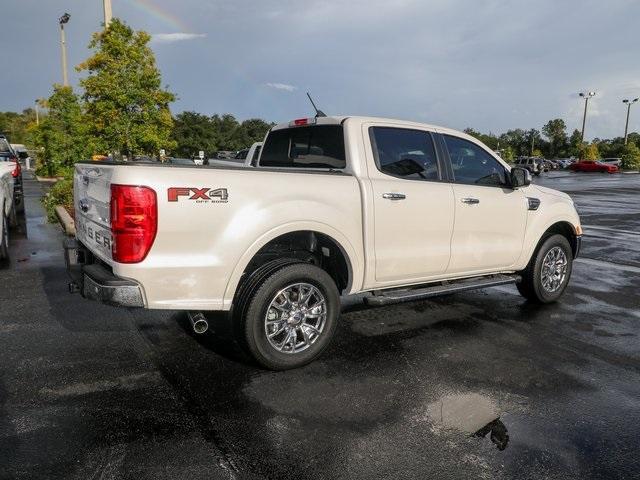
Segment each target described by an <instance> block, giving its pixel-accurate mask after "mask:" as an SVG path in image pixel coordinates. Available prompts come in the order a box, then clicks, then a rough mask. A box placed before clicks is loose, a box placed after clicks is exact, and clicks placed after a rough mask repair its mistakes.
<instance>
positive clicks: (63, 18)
mask: <svg viewBox="0 0 640 480" xmlns="http://www.w3.org/2000/svg"><path fill="white" fill-rule="evenodd" d="M70 18H71V15H69V14H68V13H65V14H64V15H62V16H61V17H60V18H59V19H58V22H59V23H60V46H61V47H62V85H64V86H65V87H68V86H69V77H68V75H67V41H66V38H65V35H64V25H65V23H68V22H69V19H70Z"/></svg>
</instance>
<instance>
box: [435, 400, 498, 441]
mask: <svg viewBox="0 0 640 480" xmlns="http://www.w3.org/2000/svg"><path fill="white" fill-rule="evenodd" d="M427 415H428V416H429V418H430V419H431V421H433V422H434V423H435V424H436V425H439V426H440V427H442V428H445V429H448V430H455V431H458V432H461V433H464V434H466V435H469V436H473V437H481V438H487V437H488V438H489V439H490V440H491V442H493V443H494V444H495V445H496V448H497V449H498V450H504V449H505V448H507V445H508V443H509V433H508V431H507V427H506V426H505V425H504V423H502V421H500V411H499V410H498V408H497V407H496V405H495V404H494V403H493V402H492V401H491V400H490V399H489V398H487V397H484V396H482V395H480V394H477V393H466V394H456V395H445V396H444V397H442V398H441V399H439V400H437V401H435V402H433V403H430V404H429V405H427Z"/></svg>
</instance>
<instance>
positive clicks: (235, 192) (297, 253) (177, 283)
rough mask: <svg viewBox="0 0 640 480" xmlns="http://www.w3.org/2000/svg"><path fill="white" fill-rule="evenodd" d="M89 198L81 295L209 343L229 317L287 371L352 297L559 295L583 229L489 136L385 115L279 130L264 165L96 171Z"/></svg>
mask: <svg viewBox="0 0 640 480" xmlns="http://www.w3.org/2000/svg"><path fill="white" fill-rule="evenodd" d="M143 185H144V186H143ZM74 188H75V192H76V195H75V206H76V209H75V211H76V230H77V234H76V235H77V239H76V240H75V241H67V242H66V244H65V252H66V258H67V262H68V265H69V270H70V273H71V274H72V278H73V282H74V283H72V284H71V289H72V290H80V291H81V292H82V294H83V295H84V296H85V297H87V298H89V299H94V300H98V301H101V302H104V303H109V304H114V305H121V306H128V307H144V308H149V309H171V310H175V309H178V310H186V311H188V312H189V313H188V316H189V318H190V320H191V323H192V326H193V328H194V331H195V332H196V333H204V332H205V331H207V328H208V320H207V317H206V315H205V313H206V312H209V311H222V312H227V314H228V315H229V316H230V318H231V319H232V321H233V322H236V327H237V328H235V327H234V329H233V330H234V331H236V332H237V339H238V342H239V343H240V344H241V345H243V346H244V348H246V350H247V351H248V352H249V353H250V354H251V355H252V356H253V357H254V358H255V360H256V361H257V362H258V363H259V364H260V365H262V366H264V367H267V368H271V369H287V368H293V367H298V366H300V365H304V364H306V363H308V362H310V361H312V360H313V359H315V358H316V357H317V356H318V355H319V354H320V353H321V352H322V351H323V350H324V349H325V348H326V347H327V345H328V344H329V342H330V340H331V337H332V336H333V334H334V332H335V331H336V326H337V320H338V316H339V314H340V296H341V295H350V294H360V293H369V294H370V295H369V296H367V297H366V302H367V303H369V304H371V305H386V304H393V303H398V302H403V301H410V300H417V299H424V298H429V297H432V296H436V295H441V294H446V293H452V292H459V291H464V290H469V289H473V288H483V287H489V286H495V285H503V284H515V285H517V288H518V290H519V291H520V293H521V294H522V295H523V296H524V297H526V298H528V299H530V300H531V301H533V302H539V303H549V302H553V301H556V300H558V299H559V298H560V297H561V296H562V294H563V292H564V290H565V288H566V286H567V284H568V282H569V278H570V276H571V268H572V262H573V259H574V258H575V257H576V255H578V252H579V249H580V243H581V235H582V229H581V226H580V219H579V217H578V214H577V212H576V209H575V207H574V204H573V202H572V201H571V198H570V197H569V196H568V195H566V194H565V193H561V192H558V191H555V190H551V189H549V188H545V187H541V186H535V185H531V176H530V174H529V173H528V171H527V170H525V169H523V168H517V167H514V168H511V167H510V166H509V165H508V164H507V163H506V162H504V161H503V160H502V159H500V158H499V157H497V156H496V155H495V154H494V153H493V152H492V151H491V150H490V149H489V148H488V147H486V146H485V145H484V144H482V143H481V142H479V141H478V140H476V139H475V138H473V137H471V136H469V135H466V134H464V133H462V132H458V131H455V130H451V129H447V128H440V127H434V126H430V125H424V124H419V123H413V122H405V121H399V120H387V119H380V118H367V117H320V118H310V119H299V120H295V121H293V122H291V123H287V124H281V125H278V126H276V127H273V128H272V129H271V130H270V132H269V133H268V134H267V136H266V139H265V142H264V146H263V149H262V153H261V155H260V158H259V160H258V163H257V165H256V166H255V167H251V168H244V169H240V168H233V167H231V168H229V167H220V166H211V165H210V166H203V167H198V168H188V167H187V166H181V165H175V166H167V165H159V164H158V165H153V164H135V163H128V164H118V163H109V162H105V163H101V164H95V163H91V162H79V163H77V164H76V166H75V174H74ZM105 212H106V213H105ZM454 219H455V221H454Z"/></svg>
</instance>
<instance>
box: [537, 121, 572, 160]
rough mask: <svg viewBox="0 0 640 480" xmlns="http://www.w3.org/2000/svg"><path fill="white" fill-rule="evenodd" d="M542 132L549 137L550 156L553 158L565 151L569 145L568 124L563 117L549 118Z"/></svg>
mask: <svg viewBox="0 0 640 480" xmlns="http://www.w3.org/2000/svg"><path fill="white" fill-rule="evenodd" d="M542 133H543V134H544V135H545V137H547V138H548V139H549V157H551V158H553V157H556V156H560V155H562V154H563V153H564V150H565V149H566V147H567V125H566V124H565V123H564V120H562V119H561V118H555V119H553V120H549V121H548V122H547V123H546V124H545V126H544V127H542Z"/></svg>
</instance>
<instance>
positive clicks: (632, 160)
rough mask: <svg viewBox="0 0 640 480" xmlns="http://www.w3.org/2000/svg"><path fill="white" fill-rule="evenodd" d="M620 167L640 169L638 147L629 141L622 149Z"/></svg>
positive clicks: (639, 149) (639, 151) (639, 150)
mask: <svg viewBox="0 0 640 480" xmlns="http://www.w3.org/2000/svg"><path fill="white" fill-rule="evenodd" d="M622 168H624V169H625V170H640V148H638V147H637V146H636V144H635V143H633V142H629V143H628V144H627V145H625V147H624V150H623V151H622Z"/></svg>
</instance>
